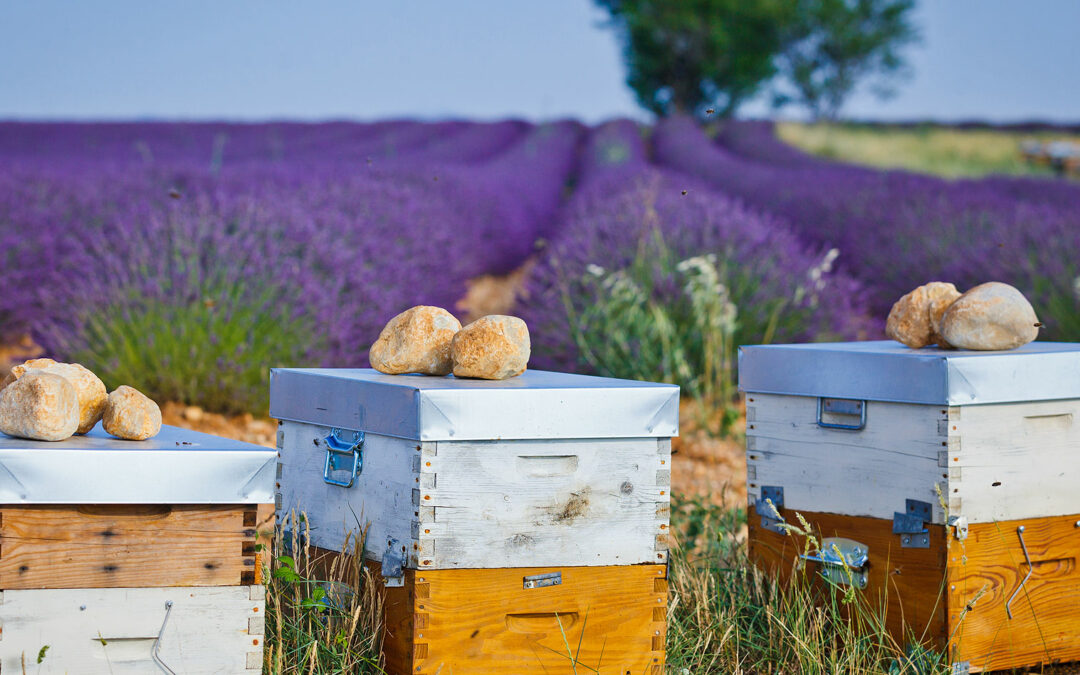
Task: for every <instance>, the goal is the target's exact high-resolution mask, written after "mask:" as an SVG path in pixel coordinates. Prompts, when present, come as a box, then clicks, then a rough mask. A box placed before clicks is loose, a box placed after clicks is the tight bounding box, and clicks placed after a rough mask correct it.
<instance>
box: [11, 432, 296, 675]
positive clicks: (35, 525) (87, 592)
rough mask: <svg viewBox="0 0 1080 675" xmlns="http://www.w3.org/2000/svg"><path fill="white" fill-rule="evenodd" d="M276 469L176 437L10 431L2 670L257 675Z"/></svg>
mask: <svg viewBox="0 0 1080 675" xmlns="http://www.w3.org/2000/svg"><path fill="white" fill-rule="evenodd" d="M275 464H276V456H275V453H274V452H273V451H272V450H269V449H266V448H262V447H259V446H255V445H249V444H246V443H239V442H236V441H230V440H226V439H222V438H217V437H215V436H209V435H207V434H200V433H196V432H193V431H187V430H184V429H177V428H175V427H168V426H164V427H162V429H161V432H160V433H159V434H158V435H157V436H156V437H154V438H152V439H150V440H147V441H123V440H118V439H116V438H113V437H111V436H109V435H107V434H106V433H105V432H104V431H102V429H101V426H100V424H99V425H98V426H97V427H96V428H94V429H93V430H92V431H91V432H90V433H89V434H87V435H85V436H74V437H72V438H69V439H68V440H66V441H61V442H57V443H47V442H41V441H29V440H24V439H16V438H11V437H8V436H5V435H3V434H0V589H2V590H0V631H2V632H0V672H5V673H6V672H9V671H10V672H12V673H16V672H23V666H24V664H33V671H34V672H36V673H76V672H77V673H87V674H96V673H118V672H132V673H134V672H140V673H143V672H145V673H149V672H169V671H168V670H164V668H169V669H171V671H173V672H177V673H257V672H261V670H262V643H263V623H264V622H263V609H264V607H263V604H264V602H263V586H262V583H263V580H262V578H261V571H262V568H263V565H262V562H263V561H262V560H261V555H262V553H261V549H259V547H258V544H259V543H260V542H262V543H268V542H269V540H270V538H271V535H272V533H273V529H274V510H273V496H274V485H273V482H274V467H275ZM39 660H40V663H39Z"/></svg>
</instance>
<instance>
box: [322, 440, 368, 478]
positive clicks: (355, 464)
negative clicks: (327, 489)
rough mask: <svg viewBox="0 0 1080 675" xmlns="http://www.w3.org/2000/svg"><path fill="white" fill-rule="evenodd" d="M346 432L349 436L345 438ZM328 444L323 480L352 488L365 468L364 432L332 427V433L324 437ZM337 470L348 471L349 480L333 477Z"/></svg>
mask: <svg viewBox="0 0 1080 675" xmlns="http://www.w3.org/2000/svg"><path fill="white" fill-rule="evenodd" d="M345 434H348V435H349V438H343V436H344V435H345ZM323 443H325V444H326V464H325V465H324V466H323V481H324V482H326V483H329V484H330V485H336V486H338V487H343V488H350V487H352V486H353V483H355V482H356V477H357V476H359V475H360V471H361V470H363V468H364V455H363V448H364V432H363V431H348V432H346V431H342V430H341V429H331V430H330V435H329V436H327V437H326V438H324V439H323ZM335 471H348V472H349V479H348V480H338V479H337V478H333V477H331V474H332V473H334V472H335Z"/></svg>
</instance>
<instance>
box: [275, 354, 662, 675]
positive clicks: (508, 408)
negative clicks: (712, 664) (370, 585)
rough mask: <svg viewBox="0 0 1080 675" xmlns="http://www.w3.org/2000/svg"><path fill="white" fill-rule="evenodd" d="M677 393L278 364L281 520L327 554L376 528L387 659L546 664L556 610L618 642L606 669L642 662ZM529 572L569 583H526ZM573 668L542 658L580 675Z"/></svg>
mask: <svg viewBox="0 0 1080 675" xmlns="http://www.w3.org/2000/svg"><path fill="white" fill-rule="evenodd" d="M678 397H679V393H678V388H677V387H674V386H669V385H655V384H649V383H642V382H630V381H623V380H612V379H606V378H597V377H586V376H580V375H568V374H562V373H548V372H542V371H528V372H526V373H525V374H524V375H521V376H520V377H516V378H512V379H510V380H505V381H499V382H490V381H480V380H458V379H455V378H453V377H445V378H442V377H423V376H408V375H405V376H392V375H383V374H380V373H377V372H375V371H373V370H370V369H358V370H325V369H275V370H273V371H272V372H271V384H270V401H271V403H270V412H271V415H272V416H273V417H275V418H277V419H279V420H282V424H281V427H280V429H279V433H278V446H279V448H280V455H281V459H280V462H281V463H280V466H279V468H278V486H279V487H278V489H279V498H278V517H279V519H280V520H281V522H282V524H283V526H284V527H286V528H289V527H297V528H298V529H300V530H301V531H303V532H306V533H309V536H310V540H309V543H310V544H311V545H314V546H316V547H318V548H321V549H324V550H328V551H338V550H341V549H342V547H343V545H344V542H345V540H346V537H348V536H350V535H355V534H356V533H357V532H358V531H359V530H361V529H365V530H366V534H367V537H366V540H365V557H366V558H367V559H368V560H370V561H372V564H373V565H375V566H376V567H377V569H378V571H379V577H380V579H381V583H383V584H385V586H386V587H387V592H388V604H387V630H388V637H387V647H386V655H387V660H388V663H390V664H393V667H394V668H399V669H400V670H397V669H395V670H392V671H391V672H413V673H416V672H423V673H427V672H432V673H434V672H439V668H440V664H441V666H442V667H443V668H444V669H443V670H442V671H441V672H444V673H445V672H450V670H447V669H446V668H447V667H449V668H450V669H451V670H452V671H453V672H489V671H490V672H531V671H530V669H529V666H527V665H525V663H526V661H528V662H529V663H530V664H531V665H532V666H536V667H539V665H540V664H544V665H551V664H553V663H554V662H553V661H550V659H548V658H547V652H548V651H549V650H548V646H549V643H550V646H555V645H554V642H553V640H554V637H553V635H554V634H553V633H552V626H555V628H556V629H557V628H558V623H557V620H556V619H555V618H553V617H555V616H556V615H558V616H562V615H563V613H565V614H566V615H573V616H574V617H576V618H575V619H574V620H575V621H579V622H580V623H578V624H575V625H576V626H577V627H576V628H575V629H574V630H575V631H578V632H577V635H578V636H579V637H580V636H581V635H582V633H581V628H582V627H584V629H585V630H584V637H583V638H582V639H583V642H582V649H583V651H584V653H586V654H589V655H590V658H592V657H593V656H597V657H598V656H599V650H601V649H602V645H603V641H604V639H607V640H608V641H609V646H610V647H611V648H612V649H614V651H609V652H607V654H608V656H610V657H611V661H606V660H605V661H604V663H602V664H601V665H602V666H603V668H604V670H603V671H602V672H604V673H608V672H611V673H615V672H618V673H620V675H622V673H624V672H625V671H623V670H617V669H616V670H611V668H621V667H622V665H623V664H626V665H627V667H628V669H632V672H635V673H638V672H648V671H643V669H644V667H645V666H648V667H649V668H650V669H651V668H652V666H653V665H657V666H662V664H663V651H662V649H663V648H662V641H661V642H660V646H659V650H658V649H657V648H656V646H657V644H656V642H655V640H654V638H656V637H657V636H658V635H659V636H662V635H663V627H662V618H661V619H656V618H654V617H655V616H657V615H656V614H655V613H654V610H655V609H656V607H661V608H662V607H663V603H662V602H660V601H658V600H657V597H658V596H657V593H658V591H657V590H656V589H657V588H658V586H657V585H656V584H659V583H662V584H665V587H666V581H664V579H665V578H666V575H665V571H664V566H665V563H666V562H667V555H668V551H667V543H666V542H667V534H668V532H667V529H668V517H669V500H670V494H669V486H670V476H671V472H670V461H671V437H672V436H674V435H675V434H676V433H677V430H678ZM301 514H303V515H304V518H305V519H306V520H305V522H303V523H300V522H299V520H298V518H299V517H300V515H301ZM541 568H542V569H541ZM646 570H647V571H646ZM536 574H549V575H552V576H551V577H549V578H556V577H560V578H561V579H562V580H563V581H564V582H565V583H563V582H560V583H559V584H548V583H546V582H545V583H543V584H541V585H539V586H528V585H527V581H528V580H527V579H526V577H531V576H534V575H536ZM642 575H645V576H647V577H648V579H647V580H646V579H645V578H644V577H643V576H642ZM639 577H640V578H639ZM646 581H647V583H646ZM455 588H458V589H464V588H469V589H472V590H470V591H469V592H468V593H461V592H459V591H455V590H454V589H455ZM484 589H486V590H484ZM600 589H603V592H600ZM425 594H430V595H425ZM664 596H665V597H666V593H664ZM575 597H577V598H578V600H575V599H574V598H575ZM395 607H397V608H399V609H398V610H394V609H393V608H395ZM530 607H533V609H530ZM401 608H404V609H401ZM395 612H401V614H400V615H398V614H395ZM586 612H588V616H589V618H588V620H587V621H586V619H585V613H586ZM553 621H554V622H555V623H552V622H553ZM426 625H427V626H431V628H428V629H426V630H425V629H423V627H424V626H426ZM466 627H468V630H467V631H466ZM601 629H603V630H601ZM462 631H465V632H466V633H467V635H465V637H466V638H469V639H468V640H465V641H462V640H461V637H462ZM601 633H602V635H601ZM616 633H619V635H617V634H616ZM470 636H471V637H470ZM560 639H561V637H560ZM395 645H396V646H395ZM541 653H543V654H544V657H543V658H540V657H538V656H537V654H541ZM425 654H428V655H430V656H424V655H425ZM481 657H483V659H488V660H489V661H490V662H491V663H493V664H499V663H502V664H503V666H504V667H505V668H509V670H505V669H504V670H498V668H497V667H496V666H482V665H481V664H482V659H481ZM538 658H539V659H540V660H537V659H538ZM556 660H557V659H556ZM406 661H407V662H408V666H409V667H408V668H407V669H406V668H405V667H404V666H403V665H401V664H402V663H405V662H406ZM564 661H565V659H564ZM432 664H434V665H432ZM563 665H565V666H566V668H564V670H552V671H550V672H573V670H572V665H573V664H572V662H570V661H566V663H564V664H563ZM631 666H632V668H631ZM579 667H580V666H579ZM591 667H595V664H593V665H592V666H591ZM417 668H419V670H417ZM484 668H489V669H490V668H495V669H494V670H484Z"/></svg>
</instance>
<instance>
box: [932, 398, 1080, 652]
mask: <svg viewBox="0 0 1080 675" xmlns="http://www.w3.org/2000/svg"><path fill="white" fill-rule="evenodd" d="M964 414H965V415H966V414H967V410H965V411H964ZM1077 523H1080V515H1069V516H1058V517H1054V518H1040V519H1025V520H1011V521H1004V522H1000V523H977V524H973V525H971V526H970V527H969V531H968V537H967V539H965V540H963V541H956V540H953V541H951V542H950V544H949V559H948V583H949V623H950V629H951V631H953V632H954V633H955V638H954V647H953V661H969V662H970V663H971V666H972V671H973V672H974V671H978V670H1001V669H1006V668H1019V667H1026V666H1037V665H1039V664H1044V663H1052V662H1061V661H1075V660H1080V638H1078V636H1080V613H1078V612H1077V607H1080V527H1077ZM1020 526H1023V527H1024V532H1023V538H1024V544H1026V546H1027V550H1028V553H1029V554H1030V557H1031V562H1032V568H1031V577H1030V578H1029V579H1028V580H1027V582H1026V583H1025V584H1024V586H1023V589H1022V590H1021V591H1020V592H1019V593H1018V594H1017V595H1016V597H1015V599H1014V600H1013V602H1012V604H1011V606H1010V608H1011V610H1012V618H1009V615H1008V613H1007V612H1006V609H1005V603H1006V601H1007V600H1008V599H1009V597H1010V596H1011V595H1013V593H1014V592H1015V591H1016V590H1017V588H1019V587H1020V582H1021V581H1022V580H1023V579H1024V576H1025V575H1026V574H1027V571H1028V566H1027V564H1026V563H1025V558H1024V551H1023V548H1022V547H1021V543H1020V537H1019V536H1018V533H1017V528H1018V527H1020Z"/></svg>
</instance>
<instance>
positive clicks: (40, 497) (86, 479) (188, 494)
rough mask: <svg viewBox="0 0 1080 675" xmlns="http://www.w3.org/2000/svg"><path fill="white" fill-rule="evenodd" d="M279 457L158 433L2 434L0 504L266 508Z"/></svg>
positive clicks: (189, 435)
mask: <svg viewBox="0 0 1080 675" xmlns="http://www.w3.org/2000/svg"><path fill="white" fill-rule="evenodd" d="M276 469H277V451H275V450H273V449H271V448H264V447H262V446H258V445H252V444H250V443H241V442H240V441H233V440H229V439H227V438H219V437H217V436H211V435H209V434H201V433H198V432H196V431H189V430H187V429H179V428H177V427H170V426H162V427H161V432H160V433H159V434H158V435H157V436H155V437H153V438H151V439H149V440H146V441H124V440H120V439H118V438H114V437H112V436H110V435H109V434H107V433H105V431H104V430H102V428H101V425H100V424H98V425H97V426H96V427H94V428H93V429H92V430H91V431H90V433H88V434H86V435H85V436H72V437H71V438H69V439H67V440H66V441H58V442H55V443H51V442H48V441H31V440H27V439H23V438H13V437H11V436H7V435H4V434H0V504H265V503H270V502H273V501H274V474H275V472H276Z"/></svg>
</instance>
